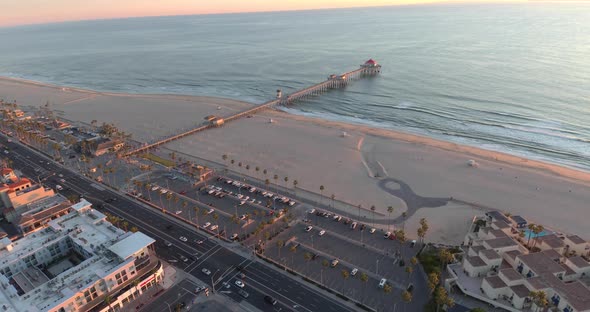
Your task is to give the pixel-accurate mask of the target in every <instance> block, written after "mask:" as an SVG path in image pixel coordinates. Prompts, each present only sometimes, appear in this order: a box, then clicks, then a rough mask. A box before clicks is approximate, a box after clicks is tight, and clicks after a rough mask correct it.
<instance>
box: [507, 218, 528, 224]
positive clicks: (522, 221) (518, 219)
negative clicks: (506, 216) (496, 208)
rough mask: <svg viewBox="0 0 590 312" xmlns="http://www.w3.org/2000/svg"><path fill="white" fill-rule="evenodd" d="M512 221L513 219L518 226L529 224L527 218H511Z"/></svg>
mask: <svg viewBox="0 0 590 312" xmlns="http://www.w3.org/2000/svg"><path fill="white" fill-rule="evenodd" d="M510 219H512V221H514V222H515V223H516V224H526V223H527V221H526V220H525V218H523V217H521V216H511V217H510Z"/></svg>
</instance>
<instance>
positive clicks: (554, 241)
mask: <svg viewBox="0 0 590 312" xmlns="http://www.w3.org/2000/svg"><path fill="white" fill-rule="evenodd" d="M539 240H541V241H543V242H544V243H545V244H547V245H548V246H549V247H551V248H560V247H563V246H565V243H564V242H563V240H561V238H559V237H557V235H555V234H551V235H545V236H542V237H540V238H539Z"/></svg>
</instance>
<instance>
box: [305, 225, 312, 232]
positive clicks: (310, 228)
mask: <svg viewBox="0 0 590 312" xmlns="http://www.w3.org/2000/svg"><path fill="white" fill-rule="evenodd" d="M311 230H313V226H311V225H309V226H307V227H306V228H305V232H310V231H311Z"/></svg>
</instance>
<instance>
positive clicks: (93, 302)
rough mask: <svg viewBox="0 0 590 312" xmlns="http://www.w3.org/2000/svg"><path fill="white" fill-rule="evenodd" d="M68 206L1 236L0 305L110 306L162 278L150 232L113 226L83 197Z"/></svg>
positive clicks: (55, 309) (58, 311)
mask: <svg viewBox="0 0 590 312" xmlns="http://www.w3.org/2000/svg"><path fill="white" fill-rule="evenodd" d="M71 208H72V211H71V212H70V213H68V214H66V215H64V216H61V217H59V218H56V219H54V220H51V221H49V222H48V223H47V225H46V227H45V228H43V229H42V230H38V231H36V232H34V233H31V234H30V235H27V236H24V237H22V238H20V239H17V240H14V241H12V240H10V239H9V238H8V237H4V238H2V239H1V240H0V310H1V311H15V312H17V311H18V312H33V311H51V312H73V311H89V310H93V311H113V310H114V309H116V308H121V306H122V305H124V304H125V303H126V302H128V301H130V300H131V299H132V298H134V297H136V296H138V295H140V294H141V293H142V292H143V291H145V290H146V289H147V288H149V287H151V286H153V285H156V283H157V282H158V281H160V280H161V279H162V277H163V269H162V265H161V263H160V261H159V260H158V259H157V258H156V255H155V251H154V246H153V243H154V242H155V241H154V240H153V239H152V238H150V237H148V236H146V235H145V234H143V233H141V232H135V233H131V232H125V231H123V230H121V229H119V228H117V227H115V226H114V225H112V224H111V223H109V222H108V221H106V216H105V215H103V214H102V213H100V212H99V211H96V210H94V209H93V208H92V206H91V204H90V203H89V202H87V201H86V200H84V199H82V200H81V201H80V202H79V203H76V204H74V205H72V207H71ZM134 281H135V282H134ZM105 299H106V300H105Z"/></svg>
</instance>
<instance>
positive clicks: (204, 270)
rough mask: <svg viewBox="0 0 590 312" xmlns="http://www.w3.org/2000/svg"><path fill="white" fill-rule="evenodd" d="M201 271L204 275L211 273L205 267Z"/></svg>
mask: <svg viewBox="0 0 590 312" xmlns="http://www.w3.org/2000/svg"><path fill="white" fill-rule="evenodd" d="M201 272H203V273H204V274H205V275H211V271H209V270H207V269H205V268H203V269H202V270H201Z"/></svg>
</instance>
